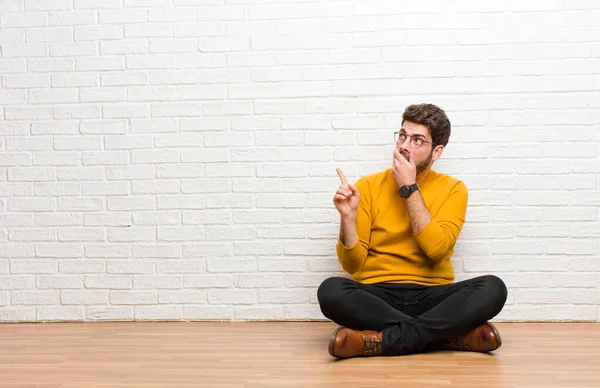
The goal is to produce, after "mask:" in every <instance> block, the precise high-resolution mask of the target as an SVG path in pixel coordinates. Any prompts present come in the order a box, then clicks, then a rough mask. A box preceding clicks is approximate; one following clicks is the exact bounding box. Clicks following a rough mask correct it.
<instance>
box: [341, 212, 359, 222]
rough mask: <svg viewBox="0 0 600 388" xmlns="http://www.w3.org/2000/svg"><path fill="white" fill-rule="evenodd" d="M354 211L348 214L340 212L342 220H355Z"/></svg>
mask: <svg viewBox="0 0 600 388" xmlns="http://www.w3.org/2000/svg"><path fill="white" fill-rule="evenodd" d="M356 213H357V212H356V211H352V212H350V213H348V214H340V216H341V218H342V221H356Z"/></svg>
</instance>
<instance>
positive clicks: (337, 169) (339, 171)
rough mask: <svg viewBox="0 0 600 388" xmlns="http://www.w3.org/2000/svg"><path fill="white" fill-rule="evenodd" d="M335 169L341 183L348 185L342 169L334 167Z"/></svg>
mask: <svg viewBox="0 0 600 388" xmlns="http://www.w3.org/2000/svg"><path fill="white" fill-rule="evenodd" d="M335 171H337V173H338V176H339V177H340V179H341V180H342V185H344V186H348V180H347V179H346V175H344V173H343V172H342V170H341V169H339V168H336V169H335Z"/></svg>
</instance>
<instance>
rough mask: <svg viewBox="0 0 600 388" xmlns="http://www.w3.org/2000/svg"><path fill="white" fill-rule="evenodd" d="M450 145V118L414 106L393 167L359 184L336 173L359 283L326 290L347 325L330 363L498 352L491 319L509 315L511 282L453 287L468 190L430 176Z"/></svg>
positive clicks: (492, 279)
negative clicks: (438, 351) (455, 255)
mask: <svg viewBox="0 0 600 388" xmlns="http://www.w3.org/2000/svg"><path fill="white" fill-rule="evenodd" d="M449 138H450V121H449V120H448V117H447V116H446V114H445V113H444V111H443V110H441V109H440V108H438V107H437V106H435V105H431V104H420V105H411V106H408V107H407V108H406V110H405V111H404V114H403V116H402V127H401V129H400V130H399V131H398V132H395V133H394V139H395V141H396V147H395V149H394V156H393V162H392V168H391V169H387V170H385V171H382V172H379V173H376V174H373V175H369V176H366V177H364V178H361V179H359V180H358V181H357V182H356V186H355V185H352V184H349V183H348V181H347V180H346V177H345V176H344V174H343V172H342V171H341V170H340V169H338V170H337V172H338V175H339V176H340V179H341V181H342V184H341V186H340V187H339V189H338V190H337V192H336V193H335V196H334V199H333V202H334V204H335V207H336V209H337V210H338V212H339V213H340V216H341V227H340V235H339V239H338V241H337V245H336V250H337V255H338V259H339V261H340V264H341V265H342V268H343V269H344V270H345V271H347V272H348V273H350V274H351V275H352V279H348V278H343V277H333V278H329V279H326V280H325V281H324V282H323V283H322V284H321V285H320V287H319V290H318V294H317V295H318V299H319V304H320V307H321V311H322V312H323V314H324V315H325V316H326V317H327V318H329V319H331V320H332V321H334V322H336V323H337V324H339V325H341V327H339V328H338V329H336V330H335V331H334V333H333V335H332V338H331V341H330V343H329V353H330V354H331V355H332V356H334V357H337V358H348V357H356V356H375V355H401V354H408V353H415V352H419V351H424V350H433V349H450V350H470V351H479V352H489V351H492V350H495V349H497V348H498V347H500V345H501V339H500V335H499V333H498V331H497V330H496V328H495V327H494V326H493V325H492V324H491V323H488V322H487V321H488V320H490V319H492V318H493V317H494V316H496V315H497V314H498V313H499V312H500V311H501V310H502V308H503V307H504V303H505V302H506V297H507V290H506V286H505V285H504V283H503V281H502V280H500V279H499V278H498V277H496V276H491V275H490V276H481V277H477V278H473V279H470V280H465V281H462V282H457V283H454V270H453V268H452V263H451V260H450V259H451V257H452V254H453V252H454V244H455V242H456V240H457V238H458V236H459V234H460V231H461V229H462V227H463V224H464V221H465V214H466V209H467V198H468V192H467V188H466V186H465V185H464V183H462V182H461V181H459V180H457V179H455V178H452V177H450V176H447V175H444V174H440V173H437V172H435V171H433V170H432V165H433V163H434V162H435V161H436V160H438V159H439V158H440V156H441V155H442V152H443V151H444V147H445V146H446V145H447V144H448V139H449Z"/></svg>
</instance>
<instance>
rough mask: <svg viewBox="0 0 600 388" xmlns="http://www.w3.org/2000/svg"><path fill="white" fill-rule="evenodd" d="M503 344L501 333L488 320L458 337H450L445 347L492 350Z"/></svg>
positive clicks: (447, 348)
mask: <svg viewBox="0 0 600 388" xmlns="http://www.w3.org/2000/svg"><path fill="white" fill-rule="evenodd" d="M501 345H502V339H501V338H500V333H499V332H498V329H496V327H495V326H494V325H492V324H491V323H489V322H486V323H484V324H482V325H479V326H477V327H476V328H475V329H473V330H471V331H469V332H468V333H466V334H463V335H461V336H458V337H454V338H450V339H448V342H447V343H446V344H445V346H444V349H446V350H466V351H471V352H491V351H493V350H496V349H498V348H499V347H500V346H501Z"/></svg>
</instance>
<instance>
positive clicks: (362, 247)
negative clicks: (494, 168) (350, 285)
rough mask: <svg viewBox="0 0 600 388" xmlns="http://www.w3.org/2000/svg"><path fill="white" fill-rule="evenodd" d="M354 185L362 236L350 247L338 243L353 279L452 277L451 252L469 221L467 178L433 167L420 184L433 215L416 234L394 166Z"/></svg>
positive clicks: (431, 281)
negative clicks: (467, 216)
mask: <svg viewBox="0 0 600 388" xmlns="http://www.w3.org/2000/svg"><path fill="white" fill-rule="evenodd" d="M355 186H356V188H357V189H358V191H359V192H360V201H359V205H358V213H357V220H356V226H357V231H358V238H359V241H358V243H356V244H355V245H354V246H352V247H347V246H345V245H344V244H343V243H342V242H341V241H340V240H339V238H338V241H337V244H336V251H337V256H338V259H339V261H340V264H341V265H342V267H343V268H344V270H345V271H347V272H348V273H350V274H352V278H353V279H354V280H356V281H358V282H361V283H364V284H373V283H380V282H389V283H414V284H420V285H425V286H432V285H440V284H448V283H452V282H453V281H454V269H453V268H452V262H451V261H450V258H451V257H452V254H453V253H454V244H455V242H456V240H457V238H458V236H459V234H460V231H461V229H462V227H463V224H464V222H465V215H466V210H467V200H468V191H467V187H466V186H465V184H464V183H463V182H461V181H459V180H457V179H454V178H452V177H450V176H447V175H444V174H441V173H437V172H435V171H431V172H430V173H429V175H428V176H427V178H426V179H425V181H424V182H422V183H421V184H419V188H420V192H421V195H422V196H423V200H424V202H425V206H426V207H427V209H429V212H430V213H431V216H432V217H433V218H432V220H431V222H430V223H429V224H427V226H426V227H425V228H424V229H423V230H421V231H420V232H419V233H417V234H414V233H413V231H412V228H411V224H410V219H409V216H408V210H407V208H406V200H405V199H403V198H401V197H400V195H399V194H398V186H397V185H396V182H394V179H393V177H392V170H391V169H388V170H385V171H382V172H379V173H376V174H372V175H369V176H366V177H364V178H361V179H359V180H358V181H357V182H356V184H355ZM413 195H414V194H413Z"/></svg>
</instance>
